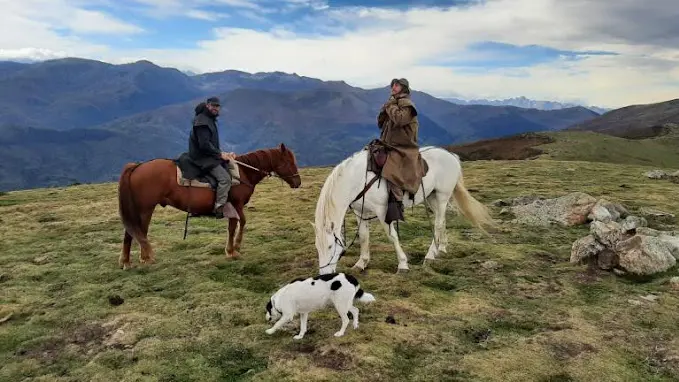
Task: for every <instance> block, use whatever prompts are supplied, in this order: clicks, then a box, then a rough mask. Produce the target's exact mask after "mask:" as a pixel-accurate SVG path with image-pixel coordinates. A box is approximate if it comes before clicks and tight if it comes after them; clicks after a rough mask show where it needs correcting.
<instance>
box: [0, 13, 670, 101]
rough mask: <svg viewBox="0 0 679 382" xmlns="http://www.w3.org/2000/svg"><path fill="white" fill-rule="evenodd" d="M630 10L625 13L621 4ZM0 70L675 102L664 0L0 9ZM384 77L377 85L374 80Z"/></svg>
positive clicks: (471, 94)
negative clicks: (144, 66)
mask: <svg viewBox="0 0 679 382" xmlns="http://www.w3.org/2000/svg"><path fill="white" fill-rule="evenodd" d="M635 3H636V4H635ZM0 9H2V12H0V24H2V25H3V29H6V30H14V31H20V32H19V33H17V35H9V34H3V35H0V59H46V58H58V57H64V56H78V57H86V58H93V59H99V60H103V61H107V62H112V63H123V62H130V61H136V60H140V59H145V60H150V61H152V62H155V63H157V64H159V65H163V66H172V67H177V68H179V69H181V70H191V71H194V72H198V73H200V72H206V71H218V70H226V69H238V70H245V71H248V72H256V71H274V70H279V71H284V72H296V73H298V74H300V75H307V76H310V77H317V78H321V79H325V80H345V81H347V82H348V83H350V84H352V85H356V86H361V87H373V86H383V85H384V83H385V81H388V79H390V78H392V77H407V78H409V79H410V81H411V83H412V84H413V87H415V88H416V89H418V90H423V91H427V92H429V93H431V94H434V95H437V96H444V97H445V96H451V97H452V96H455V97H468V98H508V97H514V96H521V95H523V96H527V97H529V98H533V99H549V100H558V101H567V102H573V101H574V102H580V103H585V104H593V105H599V106H608V107H617V106H624V105H627V104H632V103H647V102H656V101H662V100H666V99H670V98H675V97H676V94H679V87H678V86H677V83H679V27H677V26H676V25H677V23H676V19H679V7H676V5H675V4H674V0H654V1H653V2H652V3H648V4H646V5H642V4H639V2H631V1H625V2H603V1H598V0H572V1H568V2H564V1H560V0H465V1H460V0H457V1H440V0H419V1H400V0H397V1H383V0H380V1H359V0H344V1H325V0H278V1H272V0H210V1H208V0H195V1H189V0H68V1H67V0H23V1H22V2H17V1H14V0H0ZM385 78H386V80H385Z"/></svg>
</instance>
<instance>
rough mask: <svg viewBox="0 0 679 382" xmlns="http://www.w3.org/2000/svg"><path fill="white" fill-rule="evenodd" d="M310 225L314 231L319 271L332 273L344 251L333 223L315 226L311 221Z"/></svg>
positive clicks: (323, 273)
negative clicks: (327, 225)
mask: <svg viewBox="0 0 679 382" xmlns="http://www.w3.org/2000/svg"><path fill="white" fill-rule="evenodd" d="M311 225H312V226H314V230H315V231H316V250H317V251H318V268H319V273H320V274H322V275H325V274H328V273H333V272H335V270H336V269H337V263H339V261H340V259H341V258H342V256H344V253H345V252H346V249H345V248H344V246H343V244H342V240H341V239H340V238H339V237H338V236H337V234H336V233H335V232H334V231H335V230H334V228H335V227H334V224H333V223H331V224H330V227H316V226H315V225H314V224H313V223H311Z"/></svg>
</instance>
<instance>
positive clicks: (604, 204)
mask: <svg viewBox="0 0 679 382" xmlns="http://www.w3.org/2000/svg"><path fill="white" fill-rule="evenodd" d="M493 204H494V205H495V206H506V207H505V209H504V211H505V212H506V213H509V212H511V213H512V214H513V215H514V216H515V220H514V221H513V223H520V224H529V225H541V226H549V225H552V224H559V225H563V226H573V225H579V224H585V223H587V222H589V221H592V220H599V221H602V222H608V221H615V220H618V219H620V218H621V217H622V218H624V217H626V216H627V215H628V214H629V213H628V212H627V210H626V209H625V208H624V207H623V206H621V205H619V204H615V203H611V202H609V201H608V200H606V199H599V200H597V199H596V198H594V197H593V196H591V195H588V194H586V193H583V192H574V193H571V194H568V195H564V196H561V197H558V198H554V199H544V198H541V197H537V196H522V197H519V198H514V199H509V200H497V201H495V202H494V203H493Z"/></svg>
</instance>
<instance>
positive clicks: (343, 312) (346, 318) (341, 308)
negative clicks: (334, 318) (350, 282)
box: [335, 300, 355, 337]
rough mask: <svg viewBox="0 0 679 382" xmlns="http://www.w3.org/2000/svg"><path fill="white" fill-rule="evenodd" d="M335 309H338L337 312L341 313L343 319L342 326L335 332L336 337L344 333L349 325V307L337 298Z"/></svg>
mask: <svg viewBox="0 0 679 382" xmlns="http://www.w3.org/2000/svg"><path fill="white" fill-rule="evenodd" d="M335 309H337V313H338V314H339V315H340V318H341V319H342V327H341V328H340V330H339V331H338V332H336V333H335V337H341V336H343V335H344V331H345V330H347V326H348V325H349V316H348V314H347V313H349V309H347V307H346V306H341V305H340V302H339V301H337V300H336V301H335ZM352 313H353V312H352ZM354 317H355V316H354ZM354 319H355V318H354Z"/></svg>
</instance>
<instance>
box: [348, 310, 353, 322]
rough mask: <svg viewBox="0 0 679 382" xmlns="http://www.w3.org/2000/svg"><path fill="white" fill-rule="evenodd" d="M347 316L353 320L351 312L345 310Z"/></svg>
mask: <svg viewBox="0 0 679 382" xmlns="http://www.w3.org/2000/svg"><path fill="white" fill-rule="evenodd" d="M347 317H348V318H349V319H350V320H353V319H354V315H353V314H351V312H347Z"/></svg>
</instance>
